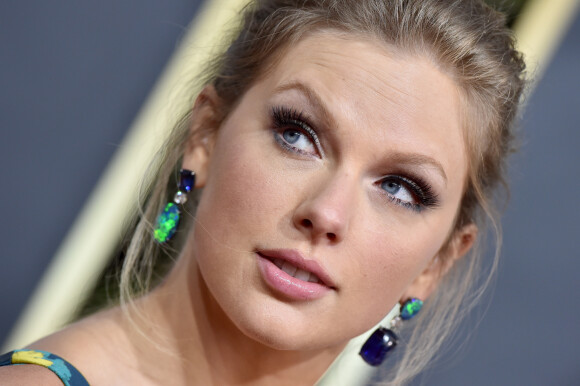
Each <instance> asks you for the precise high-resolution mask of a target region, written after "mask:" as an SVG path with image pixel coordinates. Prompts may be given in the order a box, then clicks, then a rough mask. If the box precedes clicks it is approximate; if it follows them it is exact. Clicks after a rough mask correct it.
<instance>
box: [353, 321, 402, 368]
mask: <svg viewBox="0 0 580 386" xmlns="http://www.w3.org/2000/svg"><path fill="white" fill-rule="evenodd" d="M396 345H397V335H395V333H394V332H393V331H391V330H389V329H387V328H384V327H379V328H377V329H376V330H375V332H373V333H372V334H371V336H370V337H369V338H368V339H367V341H366V342H365V344H364V345H363V346H362V348H361V350H360V352H359V355H360V356H361V357H362V358H363V359H364V361H365V362H366V363H368V364H369V365H371V366H378V365H380V364H381V363H383V361H384V360H385V357H386V356H387V353H388V352H389V351H390V350H391V349H392V348H393V347H395V346H396Z"/></svg>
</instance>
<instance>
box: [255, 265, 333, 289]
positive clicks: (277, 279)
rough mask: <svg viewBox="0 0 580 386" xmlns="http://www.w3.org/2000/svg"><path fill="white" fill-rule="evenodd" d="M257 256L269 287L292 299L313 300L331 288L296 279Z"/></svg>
mask: <svg viewBox="0 0 580 386" xmlns="http://www.w3.org/2000/svg"><path fill="white" fill-rule="evenodd" d="M257 256H258V265H259V266H260V271H261V272H262V277H263V278H264V280H265V281H266V283H267V284H268V286H269V287H271V288H272V289H273V290H275V291H276V292H278V293H280V294H282V295H285V296H287V297H288V298H290V299H294V300H314V299H319V298H321V297H323V296H324V295H325V294H326V293H328V292H329V291H330V290H331V289H330V288H329V287H327V286H325V285H324V284H320V283H312V282H309V281H304V280H300V279H297V278H295V277H293V276H290V275H288V274H287V273H286V272H284V271H282V270H281V269H280V268H278V267H277V266H276V265H275V264H274V263H273V262H271V261H270V260H268V259H266V258H265V257H262V256H261V255H259V254H257Z"/></svg>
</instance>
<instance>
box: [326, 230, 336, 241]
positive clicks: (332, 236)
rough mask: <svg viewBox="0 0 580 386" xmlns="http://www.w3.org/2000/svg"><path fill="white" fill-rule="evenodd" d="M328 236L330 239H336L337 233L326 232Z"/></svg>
mask: <svg viewBox="0 0 580 386" xmlns="http://www.w3.org/2000/svg"><path fill="white" fill-rule="evenodd" d="M326 237H328V239H329V240H330V241H335V240H336V234H335V233H332V232H328V233H327V234H326Z"/></svg>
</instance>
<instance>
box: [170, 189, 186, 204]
mask: <svg viewBox="0 0 580 386" xmlns="http://www.w3.org/2000/svg"><path fill="white" fill-rule="evenodd" d="M173 202H175V203H176V204H179V205H183V204H185V203H186V202H187V194H185V193H183V192H182V191H181V190H178V191H177V193H175V196H174V197H173Z"/></svg>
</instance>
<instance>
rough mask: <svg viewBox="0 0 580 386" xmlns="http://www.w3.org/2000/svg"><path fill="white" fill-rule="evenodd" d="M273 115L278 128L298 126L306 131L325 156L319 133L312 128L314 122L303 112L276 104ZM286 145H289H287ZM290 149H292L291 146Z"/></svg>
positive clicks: (272, 111) (322, 155) (272, 110)
mask: <svg viewBox="0 0 580 386" xmlns="http://www.w3.org/2000/svg"><path fill="white" fill-rule="evenodd" d="M271 115H272V119H273V123H274V127H275V128H277V129H283V128H287V127H296V128H299V129H301V130H302V131H304V132H305V133H306V134H307V135H308V136H309V137H310V138H311V139H312V142H313V143H314V145H315V146H316V149H317V150H318V151H319V152H320V155H321V157H324V150H323V149H322V145H321V144H320V139H319V138H318V134H317V133H316V131H314V130H313V129H312V127H313V126H312V124H310V122H309V120H308V118H306V117H305V116H304V114H303V113H301V112H299V111H298V110H296V109H294V108H288V107H285V106H274V107H272V109H271ZM284 147H288V146H287V145H285V146H284ZM290 149H291V150H292V148H291V147H290Z"/></svg>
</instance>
